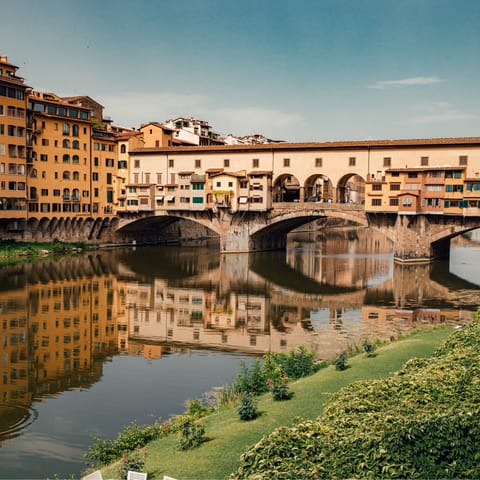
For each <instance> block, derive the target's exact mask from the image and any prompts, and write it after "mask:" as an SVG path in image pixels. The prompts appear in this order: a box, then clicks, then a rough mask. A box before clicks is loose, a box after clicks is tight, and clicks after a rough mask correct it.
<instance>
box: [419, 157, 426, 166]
mask: <svg viewBox="0 0 480 480" xmlns="http://www.w3.org/2000/svg"><path fill="white" fill-rule="evenodd" d="M420 165H421V166H422V167H426V166H427V165H428V157H422V158H421V159H420Z"/></svg>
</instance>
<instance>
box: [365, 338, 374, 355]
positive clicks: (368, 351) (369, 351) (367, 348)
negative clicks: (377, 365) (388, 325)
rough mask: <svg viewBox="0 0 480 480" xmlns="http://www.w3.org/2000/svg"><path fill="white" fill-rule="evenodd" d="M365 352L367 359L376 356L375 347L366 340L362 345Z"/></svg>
mask: <svg viewBox="0 0 480 480" xmlns="http://www.w3.org/2000/svg"><path fill="white" fill-rule="evenodd" d="M362 347H363V351H364V352H365V353H366V354H367V357H373V356H374V355H375V350H376V349H375V345H373V343H372V342H370V341H369V340H368V338H366V339H365V340H364V341H363V343H362Z"/></svg>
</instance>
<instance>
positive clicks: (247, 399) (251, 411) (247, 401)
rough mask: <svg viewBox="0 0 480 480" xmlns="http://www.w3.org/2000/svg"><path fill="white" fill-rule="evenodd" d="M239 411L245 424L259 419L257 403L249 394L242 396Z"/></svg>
mask: <svg viewBox="0 0 480 480" xmlns="http://www.w3.org/2000/svg"><path fill="white" fill-rule="evenodd" d="M237 411H238V416H239V417H240V420H242V421H244V422H248V421H250V420H255V419H256V418H257V417H258V410H257V405H256V402H255V400H254V399H253V398H252V396H251V395H249V394H245V395H243V396H242V398H241V400H240V403H239V405H238V407H237Z"/></svg>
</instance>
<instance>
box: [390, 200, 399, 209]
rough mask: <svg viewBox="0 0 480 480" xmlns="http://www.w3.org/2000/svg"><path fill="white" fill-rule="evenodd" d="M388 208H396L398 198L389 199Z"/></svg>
mask: <svg viewBox="0 0 480 480" xmlns="http://www.w3.org/2000/svg"><path fill="white" fill-rule="evenodd" d="M390 206H391V207H398V198H391V199H390Z"/></svg>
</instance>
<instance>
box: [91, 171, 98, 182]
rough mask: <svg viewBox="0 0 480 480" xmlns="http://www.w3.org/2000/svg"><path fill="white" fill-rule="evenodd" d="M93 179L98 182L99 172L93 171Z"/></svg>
mask: <svg viewBox="0 0 480 480" xmlns="http://www.w3.org/2000/svg"><path fill="white" fill-rule="evenodd" d="M92 180H93V181H94V182H98V172H93V173H92Z"/></svg>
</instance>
